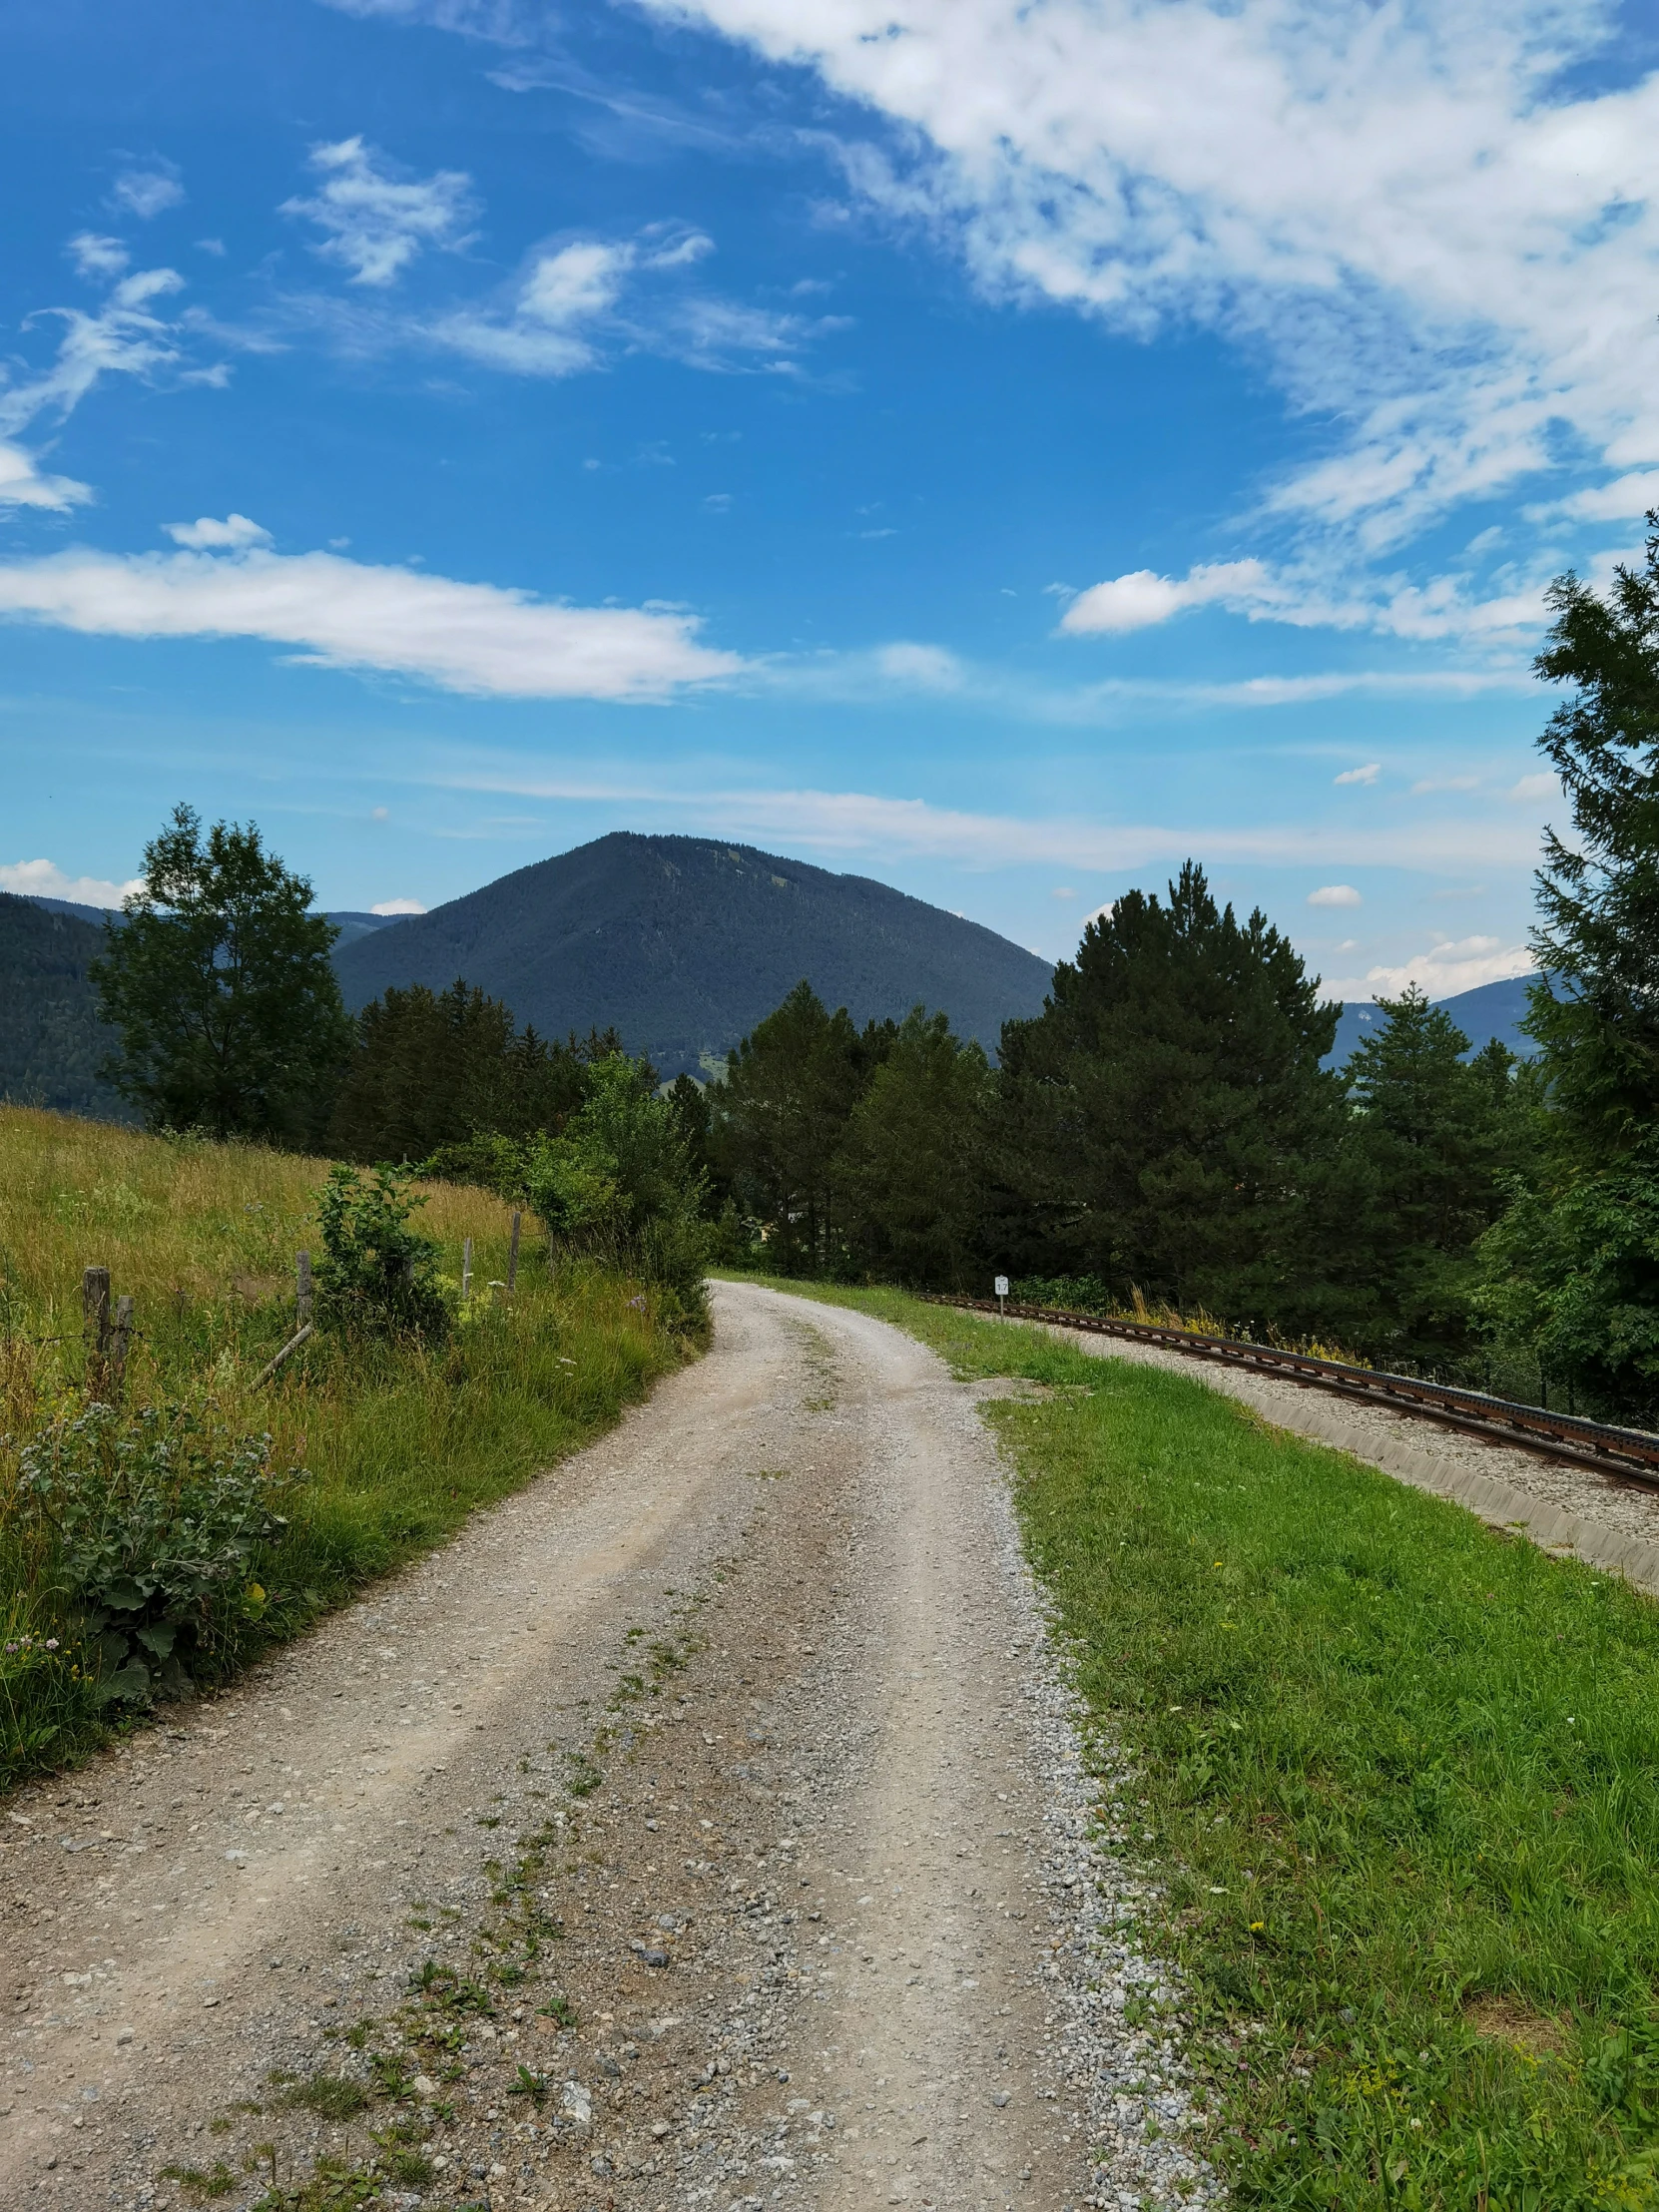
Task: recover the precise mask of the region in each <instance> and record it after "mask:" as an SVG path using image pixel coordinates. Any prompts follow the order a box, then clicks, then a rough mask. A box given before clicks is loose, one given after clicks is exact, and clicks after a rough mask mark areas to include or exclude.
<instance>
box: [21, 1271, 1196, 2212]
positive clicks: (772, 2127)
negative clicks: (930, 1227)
mask: <svg viewBox="0 0 1659 2212" xmlns="http://www.w3.org/2000/svg"><path fill="white" fill-rule="evenodd" d="M714 1296H715V1312H716V1330H715V1339H714V1346H713V1349H712V1351H711V1352H710V1354H709V1355H708V1357H707V1358H706V1359H705V1360H703V1361H701V1362H700V1363H698V1364H697V1365H696V1366H694V1367H692V1368H688V1369H687V1370H686V1371H684V1372H683V1373H682V1374H680V1375H678V1376H676V1377H674V1378H672V1379H671V1380H670V1381H669V1382H667V1383H664V1384H663V1385H662V1386H661V1387H660V1388H659V1389H658V1390H657V1392H656V1393H655V1395H654V1396H653V1397H652V1399H651V1400H650V1402H649V1403H648V1404H646V1405H644V1406H642V1407H639V1408H637V1409H636V1410H634V1411H633V1412H631V1413H630V1414H629V1415H628V1416H627V1417H626V1419H625V1420H624V1421H623V1422H622V1424H621V1425H620V1426H619V1427H618V1428H617V1429H616V1430H615V1431H613V1433H612V1434H611V1435H610V1436H608V1437H606V1438H605V1439H604V1440H603V1441H601V1442H600V1443H598V1444H596V1445H594V1446H593V1447H592V1448H591V1449H589V1450H588V1451H586V1452H584V1453H583V1454H581V1455H580V1456H579V1457H578V1458H576V1459H573V1460H571V1461H569V1462H567V1463H566V1464H565V1465H564V1466H562V1467H561V1468H559V1469H558V1470H557V1471H556V1472H554V1473H552V1474H550V1475H548V1476H545V1477H543V1478H542V1479H540V1480H539V1481H538V1482H537V1483H535V1484H534V1485H532V1486H531V1487H530V1488H529V1489H528V1490H526V1491H525V1492H524V1493H522V1494H521V1495H520V1496H519V1497H518V1498H516V1499H514V1500H512V1501H511V1502H509V1503H508V1504H506V1505H503V1506H501V1507H499V1508H497V1509H496V1510H495V1511H493V1512H491V1513H490V1514H488V1515H484V1516H480V1517H479V1518H478V1519H477V1520H475V1521H474V1522H473V1523H472V1524H471V1526H470V1527H469V1528H468V1529H467V1530H466V1531H465V1532H464V1533H463V1534H462V1535H461V1536H460V1537H459V1538H458V1539H457V1540H456V1541H454V1542H453V1543H452V1544H450V1545H449V1546H447V1547H446V1548H445V1549H444V1550H442V1551H440V1552H438V1553H436V1554H435V1555H433V1556H432V1557H431V1558H430V1559H428V1560H427V1561H425V1562H424V1563H422V1564H421V1565H419V1566H418V1567H416V1568H414V1569H412V1570H411V1571H410V1572H408V1573H406V1574H404V1575H402V1576H400V1577H398V1578H396V1579H394V1580H392V1581H390V1582H388V1583H387V1584H385V1585H383V1586H381V1587H380V1588H378V1589H376V1590H375V1591H374V1592H373V1593H372V1594H371V1596H370V1597H369V1598H368V1599H367V1600H365V1601H364V1602H363V1603H361V1604H359V1605H357V1606H355V1607H353V1608H351V1609H350V1610H348V1611H346V1612H344V1613H342V1614H340V1615H338V1616H336V1617H334V1618H333V1619H330V1620H328V1621H326V1622H324V1623H322V1624H321V1625H320V1626H319V1627H318V1628H317V1629H316V1631H315V1632H314V1633H313V1634H312V1635H311V1636H310V1637H308V1638H307V1639H306V1640H305V1641H304V1642H303V1643H301V1644H299V1645H296V1646H293V1647H291V1648H290V1649H288V1650H286V1651H285V1652H283V1653H281V1654H279V1655H278V1656H277V1657H276V1658H275V1659H273V1660H272V1661H271V1663H270V1664H268V1665H267V1666H265V1667H263V1668H261V1669H260V1670H258V1671H257V1672H256V1673H254V1674H252V1675H251V1676H249V1677H248V1678H247V1679H246V1680H245V1681H244V1682H242V1683H241V1684H239V1685H238V1686H237V1688H236V1689H235V1691H234V1692H232V1693H230V1694H228V1695H227V1696H225V1697H223V1698H220V1699H217V1700H213V1701H209V1702H204V1703H202V1704H200V1705H197V1706H193V1707H191V1708H188V1709H179V1710H177V1711H176V1712H175V1713H174V1714H173V1715H172V1716H171V1717H170V1720H169V1723H168V1725H165V1726H158V1727H156V1728H153V1729H150V1730H147V1731H145V1732H144V1733H142V1734H140V1735H139V1736H137V1737H135V1738H134V1739H133V1740H132V1741H131V1742H130V1743H129V1744H127V1745H125V1746H123V1747H121V1748H120V1749H119V1750H116V1751H113V1752H112V1753H110V1754H109V1755H107V1756H105V1757H104V1758H102V1759H101V1760H99V1761H97V1762H95V1763H94V1764H93V1765H92V1766H91V1767H89V1768H88V1769H86V1770H84V1771H83V1772H82V1773H81V1774H80V1775H78V1776H76V1777H74V1778H73V1779H72V1780H69V1781H65V1782H60V1783H53V1784H44V1785H41V1786H39V1787H36V1788H33V1789H30V1790H28V1791H25V1792H21V1793H19V1794H18V1795H17V1796H16V1797H15V1798H13V1799H12V1800H11V1801H10V1802H9V1804H8V1805H7V1807H6V1808H5V1809H4V1810H5V1818H4V1819H3V1820H0V1833H3V1835H4V1837H5V1845H4V1850H3V1853H0V1910H3V1913H4V1925H5V1928H6V1941H5V1945H4V1963H5V1975H6V1982H7V2003H8V2007H9V2009H10V2012H11V2016H12V2026H11V2030H10V2041H9V2050H8V2053H7V2059H6V2064H5V2069H4V2074H3V2077H0V2120H3V2121H4V2125H3V2126H0V2205H3V2206H5V2207H7V2208H8V2212H10V2208H14V2207H16V2208H23V2207H35V2206H41V2207H47V2206H51V2207H65V2208H69V2212H83V2208H86V2212H92V2208H95V2207H97V2208H102V2207H112V2208H114V2207H121V2208H123V2212H127V2208H138V2212H160V2208H161V2207H166V2206H180V2205H186V2204H194V2203H199V2202H211V2203H216V2204H223V2205H226V2206H228V2207H243V2206H247V2205H250V2204H252V2203H255V2202H257V2201H259V2200H260V2199H261V2197H262V2195H263V2193H264V2192H266V2191H269V2190H272V2189H273V2188H275V2189H276V2191H277V2193H278V2201H285V2200H286V2198H287V2194H288V2192H294V2191H299V2190H301V2189H303V2188H304V2187H305V2186H306V2185H307V2183H309V2182H310V2181H312V2179H313V2178H314V2177H315V2175H316V2174H317V2172H318V2170H319V2166H318V2162H319V2161H321V2162H323V2164H322V2169H321V2170H324V2171H326V2170H330V2169H331V2170H332V2171H333V2172H334V2173H335V2174H336V2175H339V2176H344V2175H349V2174H351V2173H353V2172H356V2173H362V2174H367V2173H369V2172H371V2171H372V2172H373V2173H374V2175H375V2176H376V2177H377V2183H378V2187H379V2191H380V2193H379V2195H378V2197H377V2198H376V2199H375V2201H377V2202H379V2203H382V2204H386V2205H397V2206H403V2207H414V2206H417V2205H419V2206H443V2207H455V2206H461V2205H473V2206H480V2207H482V2206H487V2207H489V2208H490V2212H501V2208H503V2207H506V2206H509V2205H511V2206H519V2205H524V2206H534V2207H537V2208H542V2212H555V2208H557V2212H587V2208H589V2207H592V2208H593V2212H618V2208H620V2212H671V2208H672V2212H681V2208H687V2212H696V2208H701V2207H704V2206H709V2207H715V2208H718V2212H727V2208H730V2207H741V2208H744V2212H761V2208H762V2207H766V2206H771V2205H774V2204H778V2205H782V2206H785V2207H800V2208H803V2212H805V2208H809V2207H811V2208H824V2212H842V2208H850V2207H853V2206H864V2205H889V2204H907V2203H913V2204H921V2205H929V2206H939V2207H952V2208H955V2207H961V2208H963V2212H970V2208H972V2212H979V2208H984V2212H1000V2208H1006V2207H1013V2206H1018V2207H1020V2208H1021V2212H1024V2208H1026V2207H1031V2208H1034V2212H1050V2208H1054V2212H1058V2208H1061V2207H1073V2206H1082V2205H1085V2204H1087V2205H1108V2206H1112V2207H1122V2208H1127V2207H1129V2206H1140V2205H1142V2204H1157V2205H1174V2204H1176V2203H1178V2202H1183V2201H1184V2202H1195V2203H1207V2202H1211V2201H1214V2200H1215V2198H1216V2197H1217V2195H1218V2191H1217V2187H1216V2184H1215V2182H1214V2179H1213V2177H1212V2176H1211V2175H1210V2173H1209V2172H1208V2170H1207V2169H1206V2168H1205V2167H1204V2166H1203V2165H1202V2163H1201V2162H1200V2161H1199V2159H1198V2158H1197V2157H1196V2156H1195V2155H1194V2154H1193V2153H1192V2152H1191V2151H1190V2150H1189V2149H1188V2148H1187V2147H1184V2138H1189V2137H1190V2131H1189V2120H1190V2114H1189V2111H1188V2107H1187V2099H1186V2092H1185V2089H1184V2086H1183V2076H1182V2069H1181V2061H1180V2053H1179V2050H1178V2048H1177V2047H1176V2045H1175V2043H1174V2042H1173V2041H1172V2040H1170V2028H1169V2023H1170V2022H1171V2021H1172V2020H1173V2019H1174V2018H1175V2016H1176V2009H1177V2004H1178V1992H1176V1991H1174V1990H1171V1989H1169V1988H1167V1987H1166V1986H1164V1985H1163V1984H1162V1982H1161V1980H1160V1977H1159V1973H1158V1970H1157V1969H1156V1968H1155V1967H1153V1966H1152V1965H1151V1964H1149V1963H1148V1962H1147V1961H1146V1960H1145V1959H1144V1958H1143V1957H1142V1956H1141V1954H1140V1953H1139V1951H1138V1950H1137V1948H1136V1945H1135V1939H1134V1924H1135V1920H1136V1916H1137V1914H1138V1912H1139V1911H1140V1910H1141V1909H1142V1908H1143V1906H1144V1903H1145V1900H1146V1891H1145V1888H1144V1886H1143V1883H1142V1881H1141V1879H1140V1878H1139V1877H1138V1876H1137V1873H1136V1870H1135V1867H1134V1863H1133V1858H1132V1850H1133V1837H1134V1834H1135V1829H1136V1825H1137V1823H1136V1811H1137V1809H1136V1801H1135V1783H1134V1778H1133V1775H1132V1774H1130V1773H1119V1772H1113V1771H1110V1770H1108V1771H1105V1772H1102V1771H1098V1760H1099V1758H1100V1756H1101V1755H1100V1754H1099V1753H1098V1752H1097V1753H1096V1754H1095V1755H1094V1756H1095V1758H1096V1761H1097V1769H1096V1771H1094V1772H1088V1771H1086V1770H1085V1765H1084V1761H1083V1757H1082V1754H1081V1751H1080V1747H1079V1737H1078V1732H1077V1728H1076V1725H1075V1719H1076V1716H1075V1713H1074V1709H1073V1704H1072V1701H1071V1698H1070V1695H1069V1693H1068V1691H1067V1689H1066V1687H1065V1684H1064V1682H1063V1680H1062V1679H1061V1678H1060V1677H1059V1675H1058V1674H1057V1672H1056V1668H1055V1663H1054V1660H1053V1657H1052V1646H1051V1643H1050V1640H1049V1639H1048V1637H1047V1635H1046V1633H1045V1628H1044V1623H1043V1619H1042V1615H1041V1611H1040V1606H1039V1602H1038V1598H1037V1594H1036V1592H1035V1590H1034V1589H1033V1587H1032V1584H1031V1580H1030V1577H1029V1575H1028V1573H1027V1571H1026V1569H1025V1567H1024V1564H1023V1562H1022V1560H1021V1558H1020V1555H1019V1549H1018V1545H1017V1541H1016V1539H1015V1535H1014V1530H1013V1525H1012V1516H1011V1511H1010V1507H1009V1502H1008V1495H1007V1487H1006V1481H1005V1476H1004V1472H1003V1469H1002V1467H1001V1465H1000V1463H999V1461H998V1459H997V1456H996V1453H995V1449H994V1446H993V1444H992V1442H991V1440H990V1437H989V1435H988V1433H987V1431H986V1430H985V1428H984V1426H983V1424H982V1423H981V1421H980V1420H979V1418H978V1415H977V1412H976V1409H975V1407H976V1398H977V1396H979V1395H982V1394H984V1386H983V1385H981V1386H980V1388H979V1389H978V1390H977V1391H976V1390H975V1389H974V1388H972V1387H970V1386H968V1385H964V1384H959V1383H953V1382H952V1381H951V1380H950V1378H949V1376H948V1374H947V1372H946V1370H945V1369H944V1367H943V1365H942V1363H941V1362H940V1361H939V1360H938V1359H937V1358H936V1357H935V1356H934V1355H933V1354H931V1353H929V1352H927V1351H925V1350H924V1349H923V1348H922V1347H920V1346H918V1345H917V1344H915V1343H914V1342H912V1341H911V1340H910V1339H908V1338H905V1337H903V1336H901V1335H900V1334H899V1333H898V1332H896V1331H894V1330H891V1329H889V1328H887V1327H885V1326H884V1325H883V1324H881V1323H878V1322H875V1321H873V1320H871V1319H869V1318H868V1317H866V1316H863V1315H859V1314H855V1313H850V1312H846V1311H843V1310H840V1309H836V1308H831V1307H824V1306H818V1305H809V1304H807V1303H806V1302H804V1301H798V1300H793V1299H790V1298H787V1297H784V1296H782V1295H780V1294H777V1293H774V1292H771V1291H768V1290H763V1289H761V1288H760V1287H759V1286H755V1285H724V1284H723V1285H718V1286H716V1288H715V1293H714ZM1137 2000H1140V2001H1137ZM1146 2000H1150V2002H1147V2001H1146ZM1132 2022H1139V2023H1141V2024H1131V2023H1132ZM1160 2023H1163V2024H1160ZM341 2186H342V2188H343V2186H344V2185H343V2183H342V2185H341ZM209 2191H212V2192H213V2193H212V2194H209V2193H208V2192H209ZM293 2201H295V2202H297V2201H299V2200H298V2198H297V2197H296V2198H294V2200H293ZM305 2201H306V2202H312V2201H317V2200H315V2199H312V2198H306V2199H305ZM328 2201H330V2202H332V2201H336V2200H335V2199H334V2198H333V2197H330V2198H329V2200H328ZM338 2201H341V2202H348V2201H355V2200H353V2199H351V2198H350V2197H349V2196H347V2195H343V2194H342V2195H341V2196H340V2197H339V2199H338Z"/></svg>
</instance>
